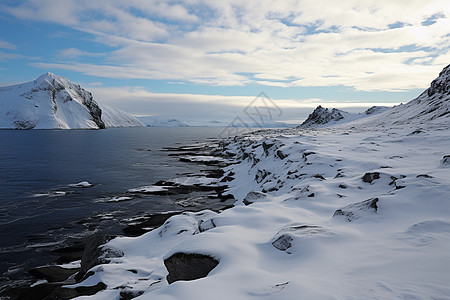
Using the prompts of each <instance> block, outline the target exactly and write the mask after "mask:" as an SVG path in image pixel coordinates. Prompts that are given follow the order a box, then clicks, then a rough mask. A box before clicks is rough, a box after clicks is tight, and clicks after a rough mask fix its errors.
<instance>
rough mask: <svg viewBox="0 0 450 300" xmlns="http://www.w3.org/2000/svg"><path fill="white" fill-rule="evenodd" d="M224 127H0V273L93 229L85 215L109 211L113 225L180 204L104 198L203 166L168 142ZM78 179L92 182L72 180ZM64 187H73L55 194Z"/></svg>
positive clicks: (210, 135)
mask: <svg viewBox="0 0 450 300" xmlns="http://www.w3.org/2000/svg"><path fill="white" fill-rule="evenodd" d="M222 130H223V128H196V127H195V128H194V127H192V128H189V127H188V128H162V127H160V128H157V127H154V128H115V129H107V130H30V131H17V130H0V276H2V277H0V279H1V280H2V281H3V282H5V280H6V281H7V280H11V279H14V277H15V273H17V274H20V273H23V272H25V271H26V270H27V268H29V267H30V266H36V265H40V264H42V263H43V262H45V259H49V258H48V257H46V256H45V254H41V255H36V253H39V251H40V249H43V248H45V247H55V246H57V245H58V244H61V243H63V242H67V240H68V239H70V238H71V237H73V238H75V237H81V236H83V235H87V234H90V233H92V230H93V228H89V226H87V225H86V222H79V220H81V219H85V220H86V219H87V218H89V217H95V216H97V217H96V218H97V219H98V216H103V219H104V220H106V221H105V222H103V223H102V226H103V227H105V228H108V226H113V225H112V223H108V221H107V220H108V219H112V220H117V219H120V218H127V217H132V216H136V215H139V214H143V213H151V212H162V211H168V210H179V209H180V207H179V206H177V204H176V201H175V200H174V199H172V198H170V197H167V196H148V197H147V196H146V197H137V198H134V199H133V200H131V201H126V202H114V203H109V202H104V201H102V199H105V197H112V196H120V195H124V194H125V193H126V191H127V189H130V188H134V187H139V186H143V185H149V184H153V183H155V182H157V181H159V180H167V179H170V178H173V177H176V176H178V175H179V174H183V173H188V172H190V173H192V172H200V171H201V170H202V169H205V166H202V165H195V164H191V163H183V162H180V161H179V160H178V158H176V157H173V156H168V153H167V152H166V151H162V148H163V147H167V146H172V147H173V146H177V145H186V144H191V143H194V142H196V141H204V140H207V139H215V138H217V137H218V136H219V134H220V133H221V132H222ZM80 181H89V182H90V183H92V184H94V187H92V188H73V187H69V186H68V185H69V184H74V183H78V182H80ZM61 191H64V192H67V195H65V196H57V192H61ZM55 192H56V193H55ZM111 222H112V221H111ZM111 230H112V229H111ZM112 231H113V230H112ZM1 274H3V275H1ZM17 276H18V277H20V276H19V275H17ZM0 283H1V282H0Z"/></svg>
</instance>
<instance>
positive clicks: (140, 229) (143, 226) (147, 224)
mask: <svg viewBox="0 0 450 300" xmlns="http://www.w3.org/2000/svg"><path fill="white" fill-rule="evenodd" d="M179 213H180V212H171V213H163V214H155V215H150V216H149V218H148V219H147V220H145V221H143V222H141V223H139V224H134V225H130V226H127V227H125V228H124V229H123V233H124V234H125V235H127V236H132V237H136V236H140V235H142V234H144V233H146V232H148V231H150V230H151V229H153V228H156V227H159V226H161V225H163V224H164V222H166V220H167V219H168V218H170V217H171V216H174V215H178V214H179Z"/></svg>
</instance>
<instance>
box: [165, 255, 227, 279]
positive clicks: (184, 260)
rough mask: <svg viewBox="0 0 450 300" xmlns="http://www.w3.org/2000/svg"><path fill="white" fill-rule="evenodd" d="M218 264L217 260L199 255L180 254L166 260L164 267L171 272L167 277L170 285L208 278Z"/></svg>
mask: <svg viewBox="0 0 450 300" xmlns="http://www.w3.org/2000/svg"><path fill="white" fill-rule="evenodd" d="M218 264H219V261H218V260H217V259H216V258H214V257H211V256H208V255H204V254H198V253H183V252H178V253H175V254H173V255H172V256H170V257H169V258H167V259H165V260H164V265H165V266H166V268H167V270H168V271H169V275H167V277H166V279H167V282H168V283H169V284H171V283H173V282H175V281H179V280H195V279H200V278H203V277H206V276H207V275H208V274H209V272H211V271H212V270H213V269H214V268H215V267H216V266H217V265H218Z"/></svg>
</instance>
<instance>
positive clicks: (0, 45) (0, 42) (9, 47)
mask: <svg viewBox="0 0 450 300" xmlns="http://www.w3.org/2000/svg"><path fill="white" fill-rule="evenodd" d="M0 48H2V49H7V50H16V49H17V46H16V45H14V44H13V43H10V42H6V41H3V40H1V39H0Z"/></svg>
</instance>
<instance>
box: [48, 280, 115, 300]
mask: <svg viewBox="0 0 450 300" xmlns="http://www.w3.org/2000/svg"><path fill="white" fill-rule="evenodd" d="M104 289H106V285H105V284H104V283H103V282H99V283H97V284H96V285H93V286H79V287H76V288H74V289H69V288H62V287H61V288H57V289H55V290H53V291H52V292H51V293H50V294H49V295H48V296H47V297H45V298H43V300H56V299H58V300H59V299H72V298H75V297H79V296H91V295H94V294H97V293H98V292H100V291H102V290H104Z"/></svg>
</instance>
